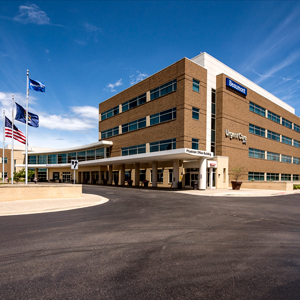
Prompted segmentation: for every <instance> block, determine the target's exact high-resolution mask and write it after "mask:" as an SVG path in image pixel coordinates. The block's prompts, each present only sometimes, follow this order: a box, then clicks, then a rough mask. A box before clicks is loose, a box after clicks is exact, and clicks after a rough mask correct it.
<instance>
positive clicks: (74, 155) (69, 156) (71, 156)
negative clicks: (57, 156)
mask: <svg viewBox="0 0 300 300" xmlns="http://www.w3.org/2000/svg"><path fill="white" fill-rule="evenodd" d="M76 159H77V158H76V152H73V153H68V163H70V162H71V160H76Z"/></svg>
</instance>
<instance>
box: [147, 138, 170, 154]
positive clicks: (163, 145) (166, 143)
mask: <svg viewBox="0 0 300 300" xmlns="http://www.w3.org/2000/svg"><path fill="white" fill-rule="evenodd" d="M171 149H176V139H169V140H163V141H159V142H153V143H150V152H156V151H165V150H171Z"/></svg>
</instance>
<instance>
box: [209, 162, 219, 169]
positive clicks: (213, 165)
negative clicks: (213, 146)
mask: <svg viewBox="0 0 300 300" xmlns="http://www.w3.org/2000/svg"><path fill="white" fill-rule="evenodd" d="M217 166H218V164H217V162H216V161H214V160H208V161H207V167H208V168H214V169H215V168H217Z"/></svg>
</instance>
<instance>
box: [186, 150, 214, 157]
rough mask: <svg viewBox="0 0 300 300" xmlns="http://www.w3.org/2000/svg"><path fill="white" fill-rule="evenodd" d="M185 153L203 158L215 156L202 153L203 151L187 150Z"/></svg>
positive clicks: (205, 152)
mask: <svg viewBox="0 0 300 300" xmlns="http://www.w3.org/2000/svg"><path fill="white" fill-rule="evenodd" d="M185 152H186V153H188V154H195V155H201V156H209V157H213V156H214V155H213V153H212V152H207V151H201V150H193V149H185Z"/></svg>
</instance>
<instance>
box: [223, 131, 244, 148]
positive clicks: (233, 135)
mask: <svg viewBox="0 0 300 300" xmlns="http://www.w3.org/2000/svg"><path fill="white" fill-rule="evenodd" d="M225 136H226V137H229V138H230V139H231V140H232V139H237V140H240V141H242V143H243V144H246V143H247V137H246V136H245V135H242V134H241V133H234V132H231V131H229V130H228V129H225Z"/></svg>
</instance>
